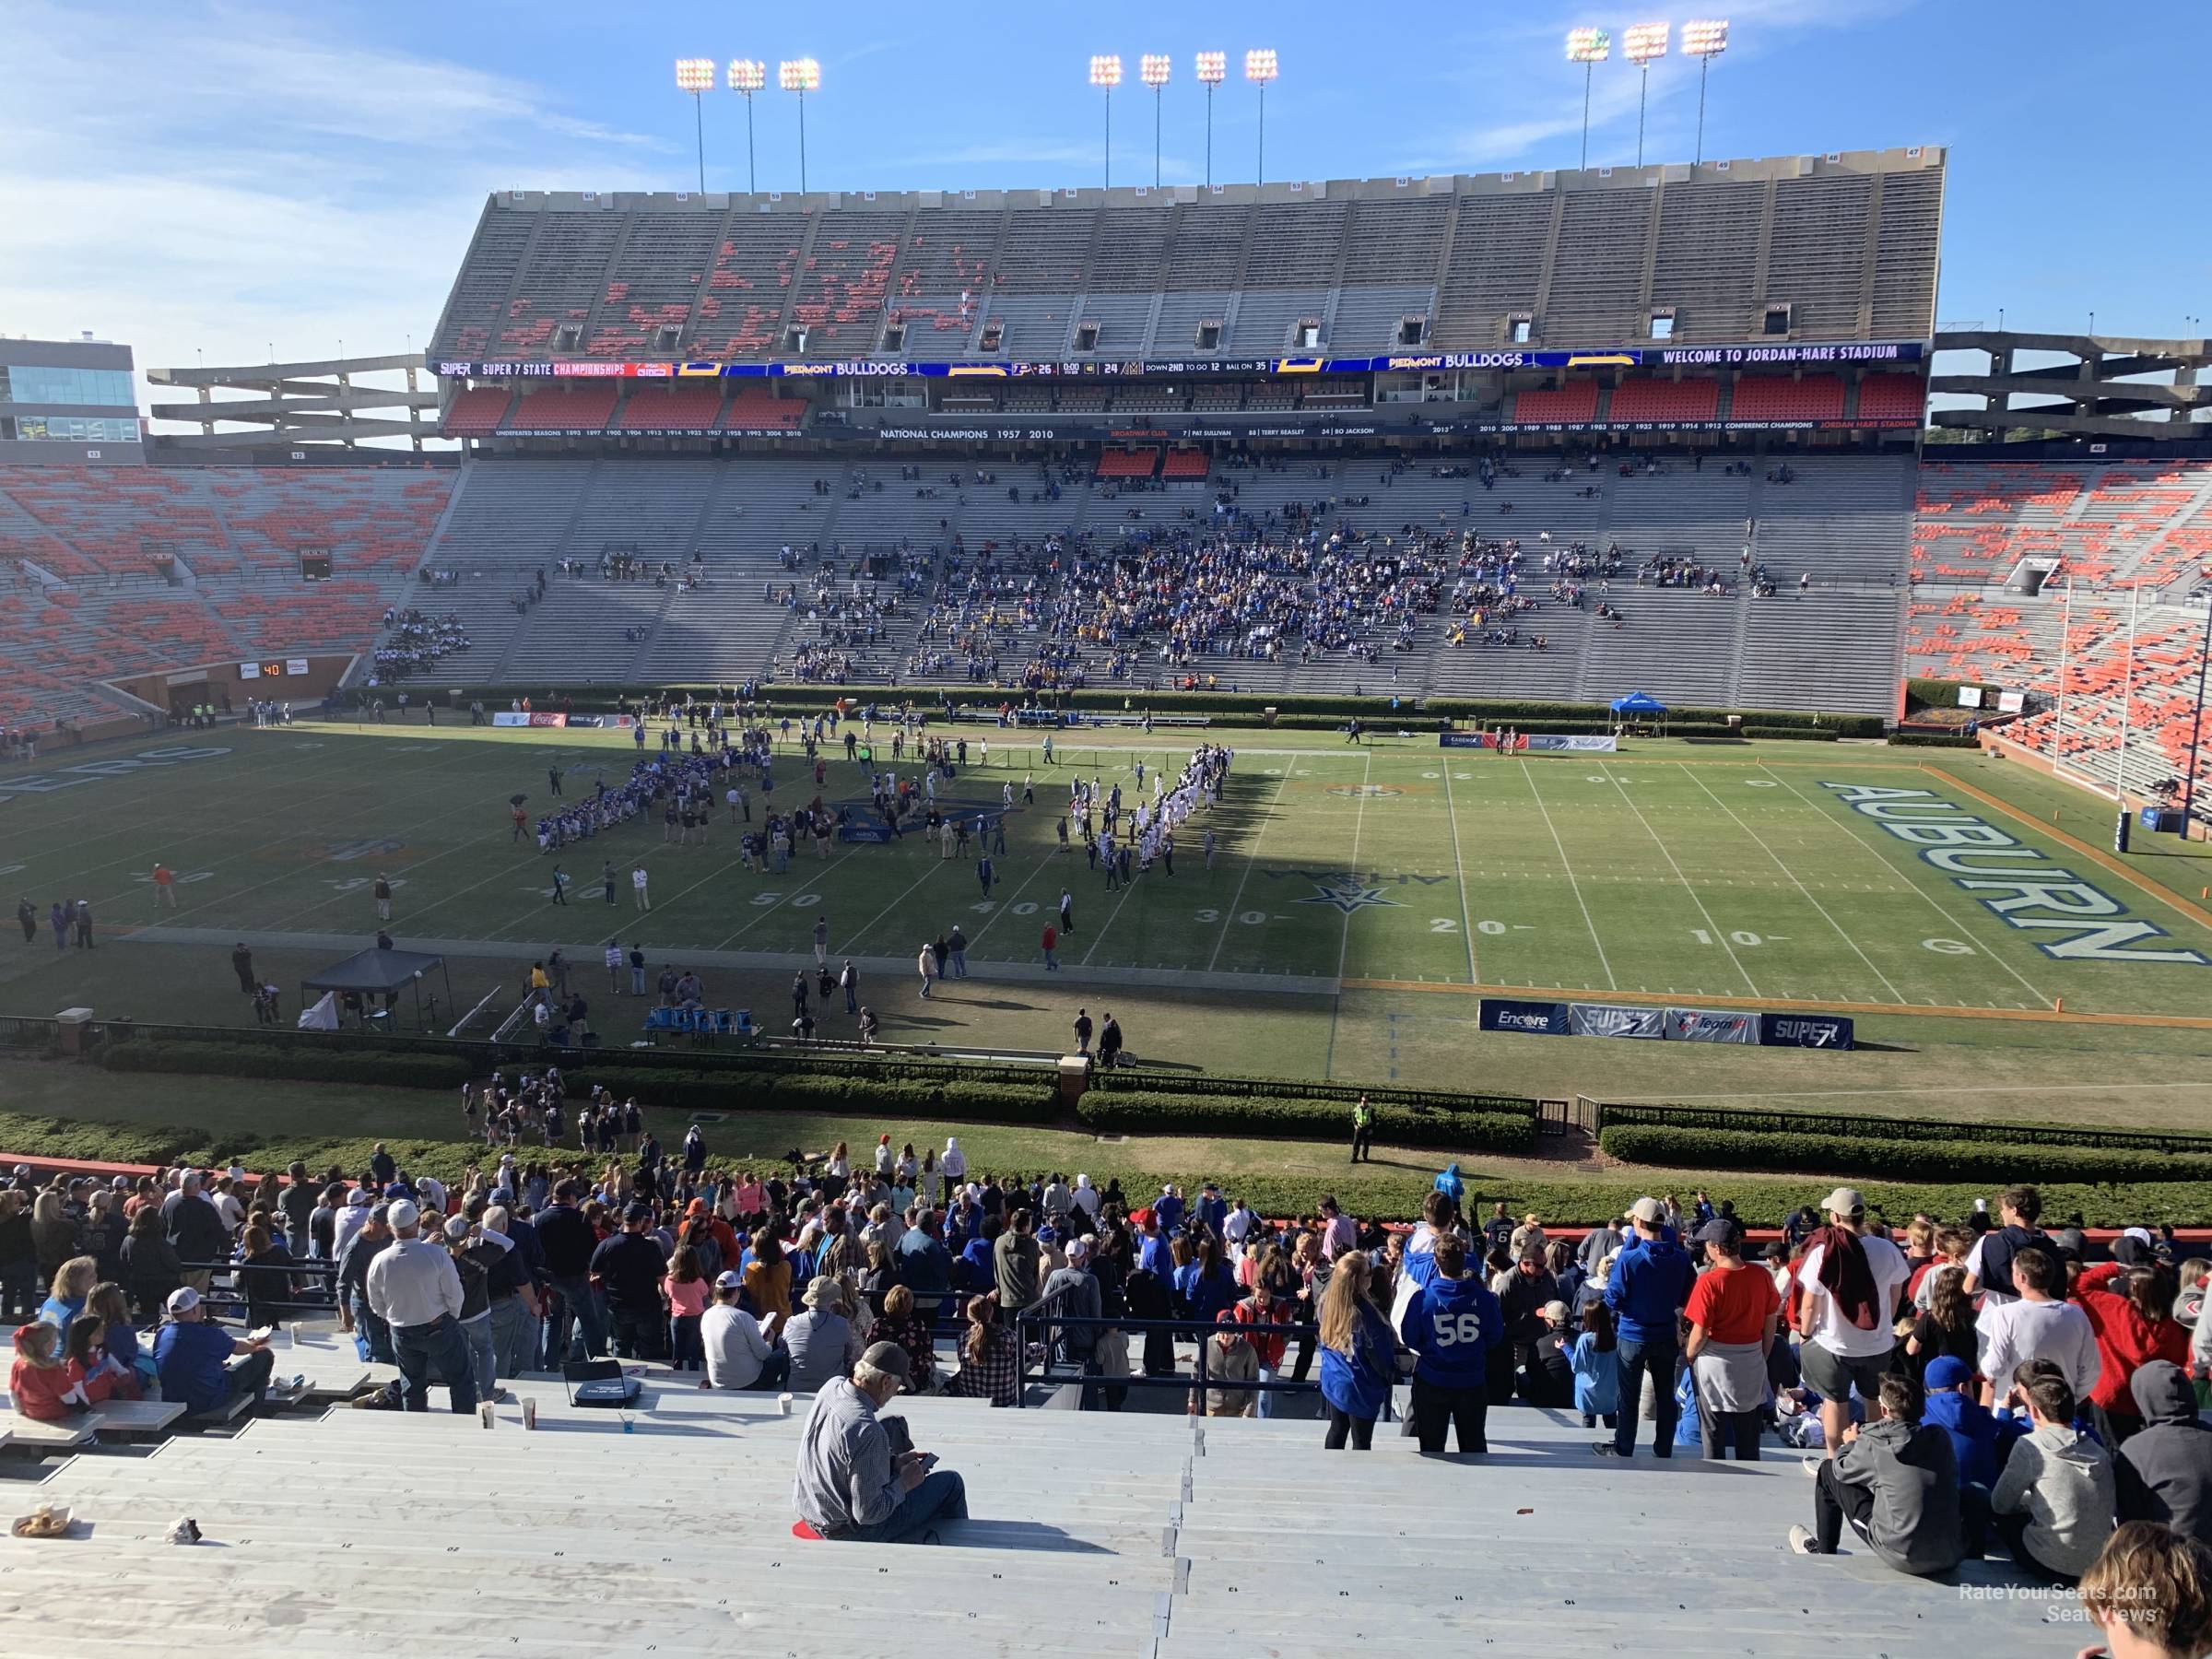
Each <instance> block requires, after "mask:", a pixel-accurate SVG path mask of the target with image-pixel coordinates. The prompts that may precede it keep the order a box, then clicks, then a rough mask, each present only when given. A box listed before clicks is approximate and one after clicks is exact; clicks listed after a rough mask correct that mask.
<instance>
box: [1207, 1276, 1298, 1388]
mask: <svg viewBox="0 0 2212 1659" xmlns="http://www.w3.org/2000/svg"><path fill="white" fill-rule="evenodd" d="M1291 1312H1292V1310H1291V1304H1290V1302H1289V1300H1288V1299H1287V1298H1285V1297H1280V1296H1277V1295H1276V1294H1275V1292H1274V1291H1273V1290H1272V1289H1271V1288H1269V1287H1268V1284H1267V1281H1266V1279H1265V1277H1262V1278H1259V1279H1257V1280H1255V1281H1254V1283H1253V1287H1252V1294H1251V1295H1250V1296H1248V1297H1246V1298H1245V1299H1244V1300H1242V1301H1241V1302H1238V1303H1237V1304H1236V1305H1235V1306H1233V1307H1231V1308H1230V1310H1229V1312H1227V1313H1226V1314H1225V1315H1223V1317H1224V1318H1227V1319H1231V1320H1234V1321H1235V1322H1236V1324H1238V1325H1239V1326H1240V1327H1241V1329H1242V1330H1243V1333H1244V1336H1245V1339H1246V1340H1247V1341H1249V1342H1250V1343H1251V1344H1252V1351H1253V1354H1254V1355H1256V1356H1257V1357H1258V1359H1259V1361H1260V1375H1259V1380H1260V1381H1261V1382H1274V1381H1275V1380H1276V1375H1277V1372H1278V1371H1281V1370H1282V1365H1283V1348H1284V1346H1285V1342H1286V1339H1285V1338H1284V1337H1283V1336H1282V1335H1279V1334H1277V1333H1274V1332H1269V1331H1265V1330H1261V1329H1255V1328H1254V1327H1256V1326H1266V1325H1284V1324H1289V1323H1290V1315H1291ZM1257 1404H1258V1410H1259V1415H1260V1416H1262V1417H1264V1418H1265V1417H1273V1416H1274V1415H1275V1394H1273V1392H1272V1391H1269V1390H1266V1389H1262V1390H1260V1391H1259V1400H1258V1402H1257Z"/></svg>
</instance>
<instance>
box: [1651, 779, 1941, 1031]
mask: <svg viewBox="0 0 2212 1659" xmlns="http://www.w3.org/2000/svg"><path fill="white" fill-rule="evenodd" d="M1682 771H1684V772H1685V773H1686V774H1687V775H1688V778H1689V780H1690V782H1693V783H1695V784H1696V785H1697V786H1698V787H1699V788H1700V789H1702V790H1703V791H1704V792H1705V793H1706V794H1707V795H1708V796H1711V798H1712V804H1713V805H1714V806H1718V807H1719V808H1720V809H1721V810H1722V811H1723V812H1724V813H1726V814H1727V815H1728V817H1729V819H1730V821H1731V822H1733V823H1734V824H1735V827H1736V828H1737V829H1739V830H1742V831H1743V832H1744V833H1745V834H1746V835H1747V836H1749V837H1750V838H1751V839H1752V840H1753V841H1756V842H1758V845H1759V851H1760V852H1761V853H1765V854H1766V855H1767V856H1768V857H1769V858H1771V859H1772V860H1773V861H1774V867H1775V868H1776V869H1778V870H1780V871H1781V872H1782V873H1783V875H1784V876H1787V877H1789V878H1790V880H1791V881H1792V882H1794V883H1795V885H1796V888H1797V890H1798V892H1799V893H1801V894H1803V895H1804V897H1805V901H1806V903H1807V904H1809V905H1811V906H1812V907H1813V908H1814V909H1815V910H1817V911H1818V912H1820V920H1821V921H1823V922H1825V923H1827V924H1829V926H1830V927H1832V928H1834V929H1835V930H1836V937H1838V938H1839V939H1841V940H1842V941H1843V943H1844V944H1846V945H1848V946H1850V947H1851V948H1852V952H1853V955H1855V956H1856V957H1857V958H1858V959H1859V960H1860V961H1862V962H1864V963H1865V964H1866V971H1868V972H1869V973H1871V974H1873V975H1874V977H1875V978H1876V979H1877V980H1880V981H1881V982H1882V988H1883V989H1884V990H1885V991H1887V992H1888V993H1889V996H1890V1000H1891V1001H1893V1002H1897V1003H1904V1002H1906V1001H1908V1000H1909V999H1908V998H1906V997H1905V996H1903V995H1902V994H1900V993H1899V991H1898V988H1897V987H1896V986H1895V985H1893V984H1891V983H1890V982H1889V976H1888V974H1886V973H1884V972H1883V971H1881V970H1880V969H1879V968H1877V967H1876V966H1875V965H1874V959H1873V958H1872V957H1870V956H1868V955H1867V954H1866V953H1865V951H1864V950H1862V949H1860V947H1859V942H1858V941H1857V940H1856V939H1854V938H1853V937H1852V936H1851V935H1849V934H1848V933H1845V932H1844V931H1843V924H1841V922H1839V921H1837V920H1836V919H1835V917H1833V916H1831V915H1830V914H1829V912H1828V907H1827V906H1826V905H1825V904H1822V903H1821V902H1820V900H1818V899H1816V898H1814V897H1813V895H1812V894H1811V892H1810V891H1808V890H1807V889H1806V885H1805V883H1804V882H1803V881H1800V880H1798V877H1797V872H1796V871H1794V870H1793V869H1792V868H1790V866H1789V865H1788V864H1787V863H1785V862H1784V861H1783V856H1782V854H1781V853H1777V852H1775V851H1774V849H1773V848H1772V847H1771V846H1769V845H1768V844H1767V843H1766V841H1764V840H1762V839H1761V838H1760V836H1759V831H1758V830H1754V829H1752V828H1751V826H1750V825H1749V824H1747V823H1746V822H1745V821H1744V820H1743V819H1742V818H1740V817H1738V816H1737V815H1736V811H1735V807H1733V806H1729V805H1728V803H1727V802H1725V801H1724V800H1722V799H1721V797H1720V796H1719V795H1717V794H1713V793H1712V785H1711V784H1709V783H1707V782H1705V780H1704V779H1702V778H1700V777H1699V776H1698V774H1697V773H1696V772H1695V771H1692V770H1691V769H1690V767H1689V765H1688V762H1687V761H1685V762H1684V763H1683V766H1682ZM1847 1000H1850V1001H1853V1002H1855V1001H1856V1000H1858V999H1857V998H1855V997H1853V998H1849V999H1847Z"/></svg>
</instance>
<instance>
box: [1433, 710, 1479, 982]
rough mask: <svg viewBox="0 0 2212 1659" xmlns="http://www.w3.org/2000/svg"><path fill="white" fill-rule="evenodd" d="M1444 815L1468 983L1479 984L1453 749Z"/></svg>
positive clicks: (1446, 765) (1447, 760) (1447, 755)
mask: <svg viewBox="0 0 2212 1659" xmlns="http://www.w3.org/2000/svg"><path fill="white" fill-rule="evenodd" d="M1442 764H1443V769H1444V816H1445V817H1447V818H1450V819H1451V820H1452V873H1453V875H1455V876H1457V877H1459V931H1460V932H1461V933H1462V934H1463V935H1465V938H1466V941H1467V983H1468V984H1470V985H1479V984H1481V983H1482V975H1481V974H1479V973H1477V972H1476V971H1475V927H1474V924H1472V923H1471V922H1469V921H1468V920H1467V913H1468V912H1467V868H1466V865H1463V864H1462V863H1460V861H1459V809H1458V808H1457V807H1455V806H1453V804H1452V751H1451V750H1450V749H1446V750H1444V759H1443V763H1442Z"/></svg>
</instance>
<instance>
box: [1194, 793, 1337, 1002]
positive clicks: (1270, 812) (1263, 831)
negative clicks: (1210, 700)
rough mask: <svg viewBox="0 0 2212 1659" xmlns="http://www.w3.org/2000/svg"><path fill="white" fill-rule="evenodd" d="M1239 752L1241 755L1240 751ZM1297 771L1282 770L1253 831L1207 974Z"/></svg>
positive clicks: (1217, 958)
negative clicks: (1292, 775) (1281, 776)
mask: <svg viewBox="0 0 2212 1659" xmlns="http://www.w3.org/2000/svg"><path fill="white" fill-rule="evenodd" d="M1239 752H1240V754H1241V752H1242V751H1241V750H1240V751H1239ZM1297 770H1298V769H1297V768H1296V767H1292V766H1286V767H1284V768H1283V780H1282V782H1279V783H1277V785H1276V786H1275V795H1274V798H1273V799H1271V800H1270V801H1269V802H1268V803H1267V816H1266V817H1265V818H1262V819H1261V820H1260V827H1259V828H1258V829H1257V830H1253V834H1252V851H1251V852H1249V853H1246V854H1245V855H1244V873H1243V874H1242V875H1241V876H1240V877H1237V890H1236V893H1235V895H1234V896H1233V897H1232V898H1231V899H1230V901H1229V908H1228V909H1227V910H1225V911H1223V912H1221V933H1220V935H1219V936H1218V938H1216V939H1215V940H1214V953H1213V955H1211V956H1209V957H1207V958H1206V971H1207V972H1208V973H1211V972H1213V971H1214V964H1215V963H1217V962H1218V961H1219V960H1220V959H1221V947H1222V946H1224V945H1226V944H1228V943H1229V930H1230V927H1232V926H1233V925H1235V924H1236V920H1237V912H1238V911H1239V910H1240V909H1241V908H1242V907H1243V903H1244V884H1245V883H1246V882H1248V881H1250V880H1251V879H1252V872H1253V866H1254V865H1257V864H1258V863H1259V862H1260V843H1261V842H1262V841H1265V840H1266V839H1267V826H1268V825H1270V824H1272V823H1274V822H1275V816H1276V813H1277V811H1278V810H1280V809H1281V806H1282V804H1283V791H1285V790H1286V789H1288V788H1289V787H1290V774H1291V773H1292V772H1294V771H1297ZM1339 977H1342V976H1341V975H1340V976H1339Z"/></svg>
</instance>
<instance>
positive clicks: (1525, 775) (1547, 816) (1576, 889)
mask: <svg viewBox="0 0 2212 1659" xmlns="http://www.w3.org/2000/svg"><path fill="white" fill-rule="evenodd" d="M1521 776H1522V780H1523V782H1525V783H1527V785H1528V793H1529V794H1530V795H1531V796H1533V797H1534V798H1535V803H1536V810H1537V811H1538V812H1539V813H1541V814H1543V817H1544V828H1545V829H1547V830H1550V831H1551V844H1552V845H1553V846H1554V847H1556V848H1558V849H1559V867H1560V868H1561V869H1563V870H1565V871H1566V872H1567V886H1568V888H1569V890H1571V892H1572V893H1573V894H1574V902H1575V903H1576V905H1577V906H1578V907H1580V909H1581V910H1582V912H1583V926H1584V927H1586V928H1588V929H1589V930H1590V943H1591V945H1592V946H1593V947H1595V949H1596V951H1597V965H1598V966H1599V967H1600V968H1603V969H1604V970H1605V971H1606V989H1607V990H1611V991H1618V990H1619V989H1620V981H1618V979H1616V978H1614V977H1613V964H1612V963H1611V962H1609V961H1607V960H1606V947H1605V945H1604V942H1603V941H1601V940H1600V939H1599V938H1598V936H1597V924H1596V923H1595V922H1593V921H1592V920H1591V919H1590V906H1589V903H1588V902H1587V901H1586V900H1584V899H1583V884H1582V883H1581V882H1579V881H1577V880H1576V879H1575V877H1574V865H1572V864H1571V862H1569V860H1568V857H1567V843H1566V842H1565V841H1561V840H1560V839H1559V826H1558V825H1557V824H1554V823H1553V822H1552V821H1551V809H1550V808H1549V807H1548V806H1545V805H1544V796H1543V794H1542V792H1541V791H1539V790H1538V789H1537V788H1536V781H1535V777H1534V776H1532V775H1531V774H1530V772H1529V768H1528V762H1527V761H1525V760H1524V761H1522V762H1521Z"/></svg>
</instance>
